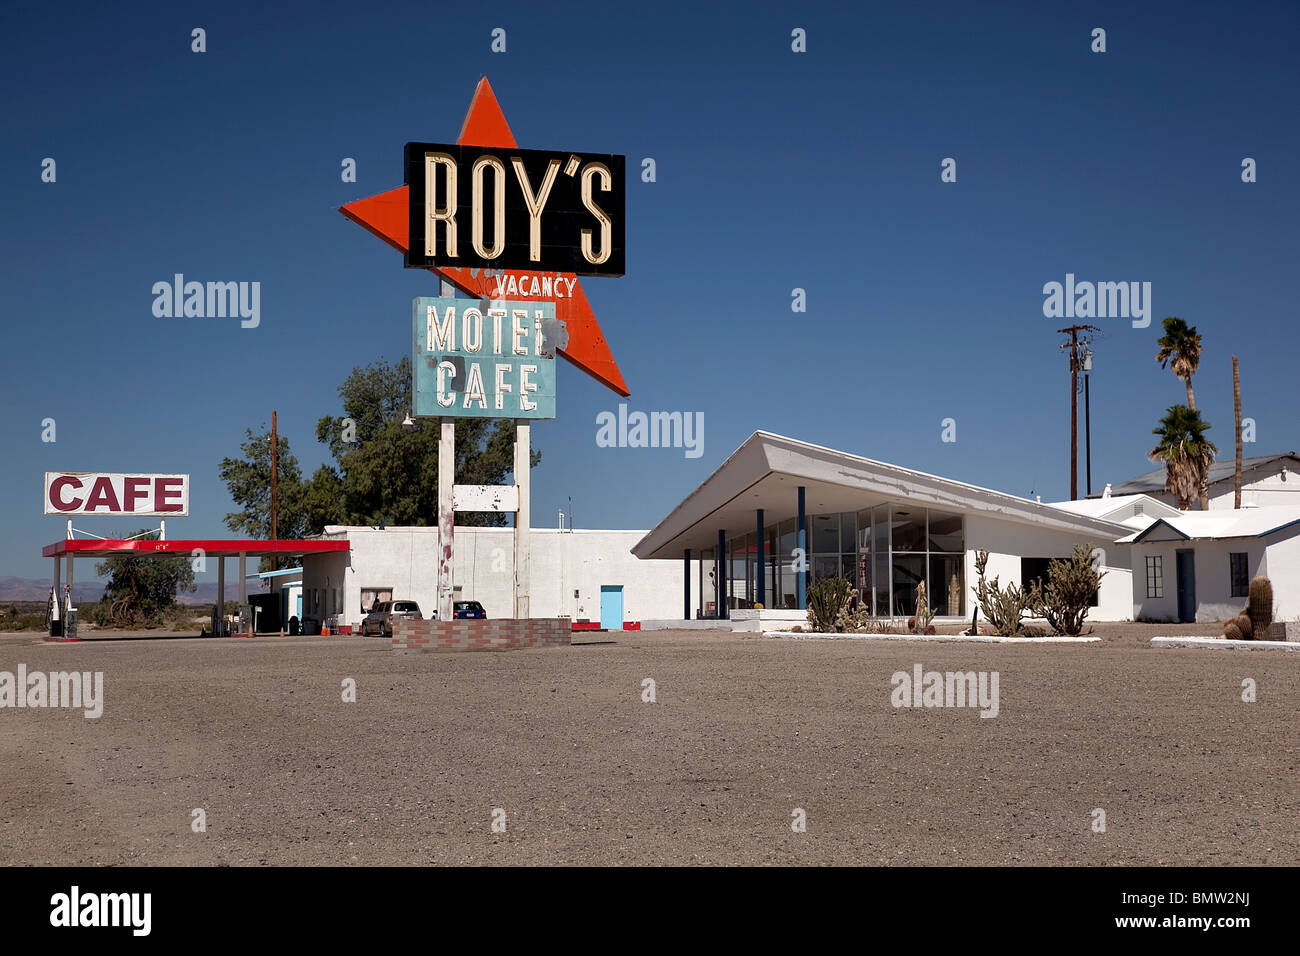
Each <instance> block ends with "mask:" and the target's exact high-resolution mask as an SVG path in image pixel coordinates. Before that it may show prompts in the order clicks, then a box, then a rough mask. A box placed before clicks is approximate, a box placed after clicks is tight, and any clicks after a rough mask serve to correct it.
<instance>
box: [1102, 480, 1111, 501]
mask: <svg viewBox="0 0 1300 956" xmlns="http://www.w3.org/2000/svg"><path fill="white" fill-rule="evenodd" d="M1101 496H1102V497H1103V498H1109V497H1110V482H1109V481H1108V482H1106V487H1105V489H1104V490H1103V491H1102V493H1101Z"/></svg>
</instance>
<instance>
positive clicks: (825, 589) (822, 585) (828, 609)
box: [808, 578, 853, 632]
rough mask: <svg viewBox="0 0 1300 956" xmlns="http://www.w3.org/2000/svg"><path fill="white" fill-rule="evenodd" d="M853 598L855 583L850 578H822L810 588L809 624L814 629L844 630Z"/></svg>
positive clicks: (825, 630) (824, 630)
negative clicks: (845, 618)
mask: <svg viewBox="0 0 1300 956" xmlns="http://www.w3.org/2000/svg"><path fill="white" fill-rule="evenodd" d="M852 599H853V583H852V582H851V581H849V579H848V578H822V579H821V580H820V581H818V582H817V583H816V584H814V585H813V586H812V587H811V588H809V589H808V624H809V625H810V626H811V627H812V629H813V630H814V631H823V632H827V631H842V630H843V629H844V623H845V621H844V615H845V613H846V612H849V613H851V611H852V604H851V602H852Z"/></svg>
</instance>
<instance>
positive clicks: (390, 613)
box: [361, 601, 421, 637]
mask: <svg viewBox="0 0 1300 956" xmlns="http://www.w3.org/2000/svg"><path fill="white" fill-rule="evenodd" d="M420 619H421V615H420V605H418V604H416V603H415V602H414V601H384V602H383V603H381V604H376V605H375V606H374V607H373V608H371V610H370V613H369V614H367V615H366V616H365V617H364V618H363V619H362V620H361V633H362V634H378V635H379V636H380V637H392V636H393V621H395V620H406V621H418V620H420Z"/></svg>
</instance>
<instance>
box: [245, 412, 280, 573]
mask: <svg viewBox="0 0 1300 956" xmlns="http://www.w3.org/2000/svg"><path fill="white" fill-rule="evenodd" d="M279 466H280V434H279V432H278V431H277V430H276V423H275V411H274V410H272V412H271V540H272V541H274V540H275V539H276V538H277V537H279V535H278V534H277V533H276V531H277V526H276V510H277V508H278V505H279V493H278V489H277V487H276V476H277V474H278V472H279V470H280V467H279ZM279 569H280V562H279V561H278V560H277V558H276V555H272V556H271V570H272V571H278V570H279ZM241 580H242V579H241Z"/></svg>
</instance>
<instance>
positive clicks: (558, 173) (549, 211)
mask: <svg viewBox="0 0 1300 956" xmlns="http://www.w3.org/2000/svg"><path fill="white" fill-rule="evenodd" d="M624 167H625V158H624V157H623V156H615V155H611V154H607V153H565V152H558V151H555V150H544V149H496V148H492V147H487V146H454V145H446V144H442V143H407V144H406V156H405V169H406V185H407V188H408V191H409V196H410V207H409V212H410V226H411V231H410V242H409V246H410V248H409V249H408V250H407V252H406V265H407V267H408V268H428V267H429V266H461V267H466V268H473V267H476V266H477V267H479V268H486V269H518V270H527V271H532V272H572V273H576V274H577V275H584V276H588V275H589V276H621V275H622V274H623V257H624V246H623V209H624V205H625V199H626V196H625V182H626V180H625V177H624Z"/></svg>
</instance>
